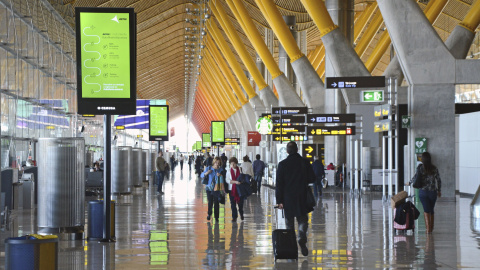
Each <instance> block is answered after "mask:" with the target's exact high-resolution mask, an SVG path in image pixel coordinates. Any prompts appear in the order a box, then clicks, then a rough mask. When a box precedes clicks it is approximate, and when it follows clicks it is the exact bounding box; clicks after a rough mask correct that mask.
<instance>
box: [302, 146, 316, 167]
mask: <svg viewBox="0 0 480 270" xmlns="http://www.w3.org/2000/svg"><path fill="white" fill-rule="evenodd" d="M316 155H317V145H316V144H303V145H302V157H304V158H306V159H308V160H310V163H312V162H313V157H314V156H316Z"/></svg>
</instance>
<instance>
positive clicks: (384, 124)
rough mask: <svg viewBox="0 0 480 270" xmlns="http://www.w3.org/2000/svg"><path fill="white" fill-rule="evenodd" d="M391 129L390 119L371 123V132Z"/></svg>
mask: <svg viewBox="0 0 480 270" xmlns="http://www.w3.org/2000/svg"><path fill="white" fill-rule="evenodd" d="M391 129H392V121H390V120H389V119H385V120H382V121H375V122H374V123H373V132H384V131H390V130H391Z"/></svg>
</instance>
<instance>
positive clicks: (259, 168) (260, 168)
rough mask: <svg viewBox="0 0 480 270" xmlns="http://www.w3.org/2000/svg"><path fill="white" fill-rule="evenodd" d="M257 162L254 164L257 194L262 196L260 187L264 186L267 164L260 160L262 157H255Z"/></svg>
mask: <svg viewBox="0 0 480 270" xmlns="http://www.w3.org/2000/svg"><path fill="white" fill-rule="evenodd" d="M255 159H256V160H255V161H254V162H253V174H254V177H255V181H257V193H258V194H260V187H261V186H262V178H263V174H264V172H265V162H263V161H261V160H260V155H259V154H257V155H256V156H255Z"/></svg>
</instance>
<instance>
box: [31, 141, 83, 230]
mask: <svg viewBox="0 0 480 270" xmlns="http://www.w3.org/2000/svg"><path fill="white" fill-rule="evenodd" d="M38 141H39V149H38V153H39V155H38V157H39V160H38V164H39V166H38V211H37V221H38V232H39V233H40V234H50V233H65V234H70V235H66V236H67V237H68V238H69V239H71V238H70V237H73V238H74V239H81V238H82V236H83V230H84V225H85V206H84V205H85V170H84V167H85V165H84V162H85V140H84V139H83V138H40V139H39V140H38Z"/></svg>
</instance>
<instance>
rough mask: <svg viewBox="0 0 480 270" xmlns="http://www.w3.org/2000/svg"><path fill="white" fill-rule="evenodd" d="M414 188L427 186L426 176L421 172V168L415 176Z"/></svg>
mask: <svg viewBox="0 0 480 270" xmlns="http://www.w3.org/2000/svg"><path fill="white" fill-rule="evenodd" d="M412 180H413V181H412V186H413V187H414V188H423V187H424V186H425V176H424V175H423V173H422V172H421V171H420V166H419V167H418V168H417V172H416V173H415V175H414V176H413V179H412Z"/></svg>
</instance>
